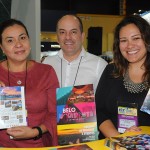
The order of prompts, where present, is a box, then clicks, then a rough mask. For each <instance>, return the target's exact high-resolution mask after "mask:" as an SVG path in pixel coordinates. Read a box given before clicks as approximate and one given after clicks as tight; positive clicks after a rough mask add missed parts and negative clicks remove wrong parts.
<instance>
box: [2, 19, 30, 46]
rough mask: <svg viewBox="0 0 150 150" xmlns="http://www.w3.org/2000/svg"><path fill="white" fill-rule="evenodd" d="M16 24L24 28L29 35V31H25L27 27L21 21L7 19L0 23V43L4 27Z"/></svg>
mask: <svg viewBox="0 0 150 150" xmlns="http://www.w3.org/2000/svg"><path fill="white" fill-rule="evenodd" d="M16 24H17V25H20V26H22V27H23V28H24V29H25V31H26V33H27V36H28V37H29V33H28V31H27V28H26V26H25V25H24V24H23V23H22V22H21V21H19V20H16V19H8V20H5V21H3V22H2V23H0V44H2V34H3V32H4V30H5V29H6V28H8V27H10V26H13V25H16Z"/></svg>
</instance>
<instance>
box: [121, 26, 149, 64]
mask: <svg viewBox="0 0 150 150" xmlns="http://www.w3.org/2000/svg"><path fill="white" fill-rule="evenodd" d="M119 40H120V45H119V47H120V51H121V54H122V55H123V57H124V58H125V59H126V60H127V61H128V62H129V63H137V62H138V63H139V62H142V63H143V62H144V61H145V59H146V54H147V50H146V47H145V44H144V41H143V39H142V35H141V33H140V31H139V29H138V28H137V26H136V25H134V24H128V25H126V26H124V27H122V28H121V30H120V33H119Z"/></svg>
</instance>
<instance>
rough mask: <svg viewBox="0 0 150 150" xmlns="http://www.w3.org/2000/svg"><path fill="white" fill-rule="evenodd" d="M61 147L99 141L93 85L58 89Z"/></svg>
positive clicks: (59, 140)
mask: <svg viewBox="0 0 150 150" xmlns="http://www.w3.org/2000/svg"><path fill="white" fill-rule="evenodd" d="M57 129H58V142H59V145H68V144H74V143H78V142H79V143H82V142H88V141H93V140H97V139H98V131H97V120H96V107H95V96H94V90H93V85H92V84H89V85H80V86H74V87H63V88H58V89H57Z"/></svg>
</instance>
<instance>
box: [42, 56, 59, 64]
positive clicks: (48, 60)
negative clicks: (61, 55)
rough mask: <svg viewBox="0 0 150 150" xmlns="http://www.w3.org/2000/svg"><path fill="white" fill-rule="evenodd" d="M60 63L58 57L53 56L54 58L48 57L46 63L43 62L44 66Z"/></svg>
mask: <svg viewBox="0 0 150 150" xmlns="http://www.w3.org/2000/svg"><path fill="white" fill-rule="evenodd" d="M57 61H58V55H53V56H47V57H46V58H45V59H44V61H43V62H42V63H43V64H51V63H53V62H54V63H55V62H57Z"/></svg>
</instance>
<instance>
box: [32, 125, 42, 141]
mask: <svg viewBox="0 0 150 150" xmlns="http://www.w3.org/2000/svg"><path fill="white" fill-rule="evenodd" d="M32 129H37V130H38V132H39V134H38V135H37V136H36V137H34V138H33V139H34V140H38V139H39V138H41V137H42V134H43V132H42V129H41V128H40V127H38V126H36V127H32Z"/></svg>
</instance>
